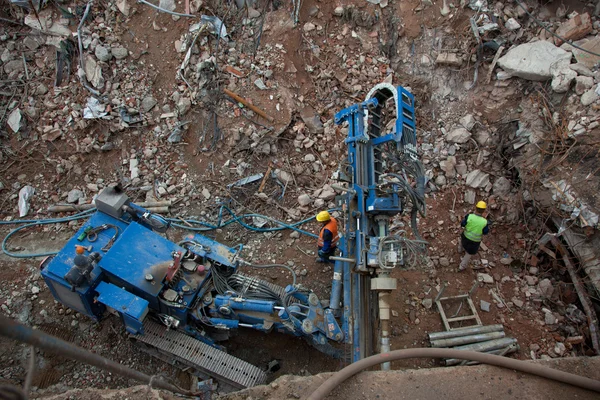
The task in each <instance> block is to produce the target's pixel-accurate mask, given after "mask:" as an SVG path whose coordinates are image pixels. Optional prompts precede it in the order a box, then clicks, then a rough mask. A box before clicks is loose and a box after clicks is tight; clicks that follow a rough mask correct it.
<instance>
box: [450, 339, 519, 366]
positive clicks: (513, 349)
mask: <svg viewBox="0 0 600 400" xmlns="http://www.w3.org/2000/svg"><path fill="white" fill-rule="evenodd" d="M517 350H519V345H518V344H515V345H511V346H508V347H506V348H504V349H498V350H492V351H485V352H484V353H485V354H493V355H496V356H505V355H507V354H511V353H514V352H516V351H517ZM458 364H462V365H477V364H480V362H479V361H467V360H462V359H460V358H448V359H446V360H444V365H445V366H447V367H450V366H452V365H458Z"/></svg>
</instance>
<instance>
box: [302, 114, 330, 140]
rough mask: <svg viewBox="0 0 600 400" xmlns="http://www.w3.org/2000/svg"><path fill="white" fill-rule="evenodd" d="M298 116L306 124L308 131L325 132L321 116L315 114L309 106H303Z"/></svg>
mask: <svg viewBox="0 0 600 400" xmlns="http://www.w3.org/2000/svg"><path fill="white" fill-rule="evenodd" d="M300 117H301V118H302V121H304V123H305V124H306V127H307V128H308V130H309V132H310V133H314V134H317V135H320V134H322V133H323V132H325V128H324V127H323V123H322V122H321V118H320V117H319V115H317V114H315V113H314V111H313V110H312V109H311V108H305V109H304V110H302V112H301V113H300Z"/></svg>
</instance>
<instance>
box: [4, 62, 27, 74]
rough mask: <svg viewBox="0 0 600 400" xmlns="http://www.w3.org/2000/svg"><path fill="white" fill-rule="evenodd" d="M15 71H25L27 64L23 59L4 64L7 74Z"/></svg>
mask: <svg viewBox="0 0 600 400" xmlns="http://www.w3.org/2000/svg"><path fill="white" fill-rule="evenodd" d="M14 71H18V72H22V71H25V65H24V64H23V60H21V59H19V60H12V61H9V62H7V63H6V64H4V72H6V74H7V75H9V74H10V73H11V72H14Z"/></svg>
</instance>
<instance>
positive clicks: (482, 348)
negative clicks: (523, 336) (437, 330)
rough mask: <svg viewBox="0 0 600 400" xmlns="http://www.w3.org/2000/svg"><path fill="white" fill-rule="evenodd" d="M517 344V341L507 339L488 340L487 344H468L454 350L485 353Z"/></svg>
mask: <svg viewBox="0 0 600 400" xmlns="http://www.w3.org/2000/svg"><path fill="white" fill-rule="evenodd" d="M516 343H517V339H515V338H506V337H505V338H502V339H494V340H488V341H487V342H481V343H471V344H466V345H464V346H457V347H454V349H456V350H470V351H478V352H481V353H485V352H486V351H492V350H499V349H504V348H506V347H508V346H511V345H513V344H516Z"/></svg>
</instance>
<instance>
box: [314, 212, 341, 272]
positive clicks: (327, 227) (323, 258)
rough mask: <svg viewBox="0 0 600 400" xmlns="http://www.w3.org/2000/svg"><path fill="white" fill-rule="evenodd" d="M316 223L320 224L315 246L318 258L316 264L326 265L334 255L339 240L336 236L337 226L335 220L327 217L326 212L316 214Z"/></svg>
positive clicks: (337, 235)
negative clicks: (317, 250) (317, 249)
mask: <svg viewBox="0 0 600 400" xmlns="http://www.w3.org/2000/svg"><path fill="white" fill-rule="evenodd" d="M317 221H318V222H320V223H321V230H320V231H319V240H318V242H317V246H318V248H319V257H318V258H317V262H321V263H327V262H331V261H329V257H330V256H332V255H334V254H335V250H336V249H337V243H338V240H339V238H340V236H339V234H338V224H337V221H336V219H335V218H333V217H332V216H331V215H329V212H327V211H321V212H320V213H318V214H317Z"/></svg>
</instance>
